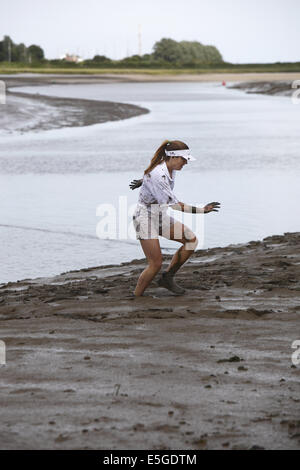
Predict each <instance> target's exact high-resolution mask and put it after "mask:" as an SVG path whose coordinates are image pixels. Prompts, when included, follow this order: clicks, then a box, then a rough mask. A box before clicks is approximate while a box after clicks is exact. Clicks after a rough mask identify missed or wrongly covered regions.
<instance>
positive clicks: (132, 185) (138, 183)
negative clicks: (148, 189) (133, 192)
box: [129, 178, 143, 189]
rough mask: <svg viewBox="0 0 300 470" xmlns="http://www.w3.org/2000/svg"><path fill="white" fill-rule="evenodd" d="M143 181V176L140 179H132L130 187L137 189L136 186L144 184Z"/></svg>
mask: <svg viewBox="0 0 300 470" xmlns="http://www.w3.org/2000/svg"><path fill="white" fill-rule="evenodd" d="M142 183H143V178H142V179H140V180H133V181H131V183H130V185H129V187H130V189H136V188H139V187H140V186H142Z"/></svg>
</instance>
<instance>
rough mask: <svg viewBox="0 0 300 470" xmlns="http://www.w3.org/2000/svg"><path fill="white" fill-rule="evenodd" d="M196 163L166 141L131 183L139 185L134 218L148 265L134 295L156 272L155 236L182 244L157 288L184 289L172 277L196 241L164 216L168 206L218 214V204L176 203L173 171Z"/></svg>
mask: <svg viewBox="0 0 300 470" xmlns="http://www.w3.org/2000/svg"><path fill="white" fill-rule="evenodd" d="M193 160H195V158H194V157H192V156H191V154H190V151H189V147H188V146H187V145H186V144H185V143H184V142H181V141H180V140H173V141H169V140H165V141H164V142H163V143H162V144H161V146H160V147H159V148H158V149H157V150H156V152H155V154H154V157H153V158H152V160H151V162H150V165H149V166H148V168H147V169H146V170H145V171H144V177H143V178H142V179H141V180H133V181H132V182H131V183H130V185H129V186H130V188H131V189H135V188H138V187H140V186H141V189H140V194H139V200H138V204H137V207H136V210H135V213H134V215H133V222H134V227H135V230H136V237H137V239H138V240H140V243H141V246H142V249H143V251H144V253H145V256H146V258H147V260H148V266H147V268H146V269H144V271H143V272H142V273H141V275H140V277H139V279H138V282H137V285H136V288H135V291H134V295H135V296H136V297H139V296H141V295H143V292H144V291H145V289H146V288H147V287H148V285H149V284H150V283H151V281H152V279H153V278H154V277H155V275H156V274H157V273H158V272H159V270H160V269H161V265H162V254H161V249H160V244H159V240H158V236H159V235H160V236H163V237H165V238H168V239H170V240H174V241H177V242H180V243H182V246H181V247H180V248H179V249H178V250H177V251H176V253H175V254H174V256H173V258H172V260H171V263H170V265H169V266H168V268H167V269H166V271H165V272H163V273H162V275H161V277H160V279H159V281H158V285H159V286H160V287H165V288H166V289H169V290H170V291H172V292H173V293H175V294H183V293H184V292H185V290H184V289H183V288H182V287H180V286H179V285H178V284H176V282H175V281H174V275H175V274H176V272H177V271H178V269H179V268H180V267H181V266H182V265H183V264H184V263H185V262H186V261H187V259H188V258H189V257H190V256H191V255H192V253H193V252H194V251H195V249H196V247H197V244H198V240H197V238H196V236H195V234H194V233H193V232H192V231H191V230H190V229H189V228H188V227H186V226H185V225H184V224H182V223H181V222H179V221H177V220H176V219H174V218H173V217H170V216H169V215H168V214H167V210H168V207H171V208H172V209H174V210H178V211H181V212H188V213H192V214H199V213H202V214H203V213H205V214H206V213H208V212H218V209H219V207H220V203H219V202H211V203H210V204H207V205H206V206H205V207H203V208H200V207H196V206H190V205H188V204H185V203H183V202H180V201H178V199H177V198H176V196H175V195H174V193H173V188H174V180H175V172H176V171H180V170H181V169H182V168H183V166H184V165H186V164H187V163H188V161H193Z"/></svg>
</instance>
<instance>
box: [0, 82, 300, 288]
mask: <svg viewBox="0 0 300 470" xmlns="http://www.w3.org/2000/svg"><path fill="white" fill-rule="evenodd" d="M20 90H21V89H20ZM22 91H25V88H22ZM26 91H28V92H29V91H30V92H31V93H32V92H33V91H37V92H38V93H40V94H49V95H53V96H66V97H74V98H75V97H80V98H88V99H98V100H111V101H114V100H115V101H121V102H122V101H123V102H128V103H134V104H138V105H141V106H144V107H147V108H149V109H150V110H151V113H150V114H147V115H143V116H140V117H137V118H132V119H128V120H125V121H121V122H120V121H119V122H112V123H106V124H100V125H94V126H89V127H85V128H68V129H60V130H51V131H41V132H30V133H27V134H23V135H9V136H7V135H6V136H2V137H1V140H0V172H1V174H0V184H1V188H2V194H3V199H2V202H3V204H1V209H0V218H1V224H0V243H1V247H2V251H1V252H0V265H1V267H2V269H1V271H2V272H1V275H0V281H8V280H15V279H22V278H24V277H36V276H39V275H48V274H56V273H59V272H61V271H66V270H69V269H76V268H78V269H79V268H82V267H87V266H97V265H100V264H111V263H119V262H123V261H129V260H130V259H132V258H141V257H143V253H142V251H141V248H140V246H139V243H138V242H137V241H136V240H128V241H126V240H125V241H109V240H99V239H97V237H96V224H97V222H98V219H97V217H96V207H97V205H99V204H100V203H102V202H106V203H114V204H117V200H118V196H119V195H126V196H127V197H128V204H129V205H130V204H133V203H135V202H136V201H137V197H138V192H137V191H131V190H130V189H129V188H128V184H129V182H130V180H131V179H132V178H136V177H140V176H141V175H142V173H143V170H144V168H145V167H146V166H147V165H148V162H149V160H150V158H151V156H152V155H153V152H154V150H155V148H156V147H157V146H158V145H159V144H160V143H161V141H162V140H164V139H165V138H168V139H174V138H179V139H181V140H184V141H186V142H187V143H188V144H189V145H190V147H191V149H192V152H193V155H195V156H196V157H197V161H196V162H193V163H191V164H189V165H187V166H186V167H184V169H183V170H182V171H181V172H178V175H177V178H176V186H175V194H176V195H177V197H178V198H179V199H180V200H182V201H184V202H187V203H191V202H198V203H207V202H210V201H215V200H217V201H220V202H221V204H222V206H221V211H220V212H219V213H212V214H207V215H206V216H205V219H204V220H205V227H204V235H205V238H204V248H207V247H211V246H225V245H227V244H230V243H242V242H246V241H250V240H255V239H261V238H263V237H264V236H267V235H271V234H274V233H284V232H286V231H297V230H299V229H300V227H299V220H300V218H299V215H300V214H299V209H298V207H297V204H296V203H297V201H299V196H300V189H299V187H300V185H299V175H300V163H299V150H300V145H299V139H300V138H299V124H300V107H299V106H295V105H292V103H291V100H290V99H289V98H286V97H270V96H261V95H247V94H244V93H241V92H240V91H236V90H228V89H225V88H224V87H221V86H219V85H218V84H201V83H115V84H101V85H77V86H72V85H53V86H48V87H26ZM162 244H163V246H165V247H166V248H172V249H174V248H177V247H178V246H179V245H178V244H176V243H172V242H169V241H165V240H164V241H163V242H162Z"/></svg>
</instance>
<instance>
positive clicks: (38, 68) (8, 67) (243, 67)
mask: <svg viewBox="0 0 300 470" xmlns="http://www.w3.org/2000/svg"><path fill="white" fill-rule="evenodd" d="M266 72H299V73H300V62H295V63H276V64H240V65H234V64H233V65H229V64H224V65H222V66H212V67H208V66H206V67H202V68H186V69H184V68H157V69H154V68H152V69H151V68H129V67H128V68H125V67H124V68H121V67H113V66H112V67H106V68H104V67H103V68H102V67H98V68H92V67H87V66H83V65H80V64H77V65H74V64H70V65H68V66H66V67H61V66H49V65H48V64H47V65H41V64H33V65H31V66H28V65H22V64H12V63H9V62H1V63H0V74H15V73H41V74H43V73H45V74H46V73H47V74H51V73H52V74H83V75H96V74H146V75H180V74H194V75H199V74H208V73H266Z"/></svg>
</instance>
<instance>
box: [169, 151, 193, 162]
mask: <svg viewBox="0 0 300 470" xmlns="http://www.w3.org/2000/svg"><path fill="white" fill-rule="evenodd" d="M165 154H166V156H167V157H183V158H185V159H186V160H189V161H194V160H196V158H194V157H192V155H191V154H190V150H189V149H184V150H165Z"/></svg>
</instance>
